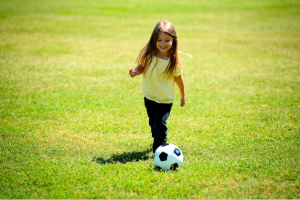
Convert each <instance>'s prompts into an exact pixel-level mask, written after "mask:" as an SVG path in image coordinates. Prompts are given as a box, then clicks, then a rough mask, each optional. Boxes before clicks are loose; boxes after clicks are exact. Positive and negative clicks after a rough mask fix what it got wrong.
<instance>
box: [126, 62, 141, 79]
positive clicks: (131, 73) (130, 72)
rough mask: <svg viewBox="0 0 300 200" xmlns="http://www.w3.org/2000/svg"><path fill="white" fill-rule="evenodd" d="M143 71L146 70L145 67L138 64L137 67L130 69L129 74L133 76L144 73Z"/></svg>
mask: <svg viewBox="0 0 300 200" xmlns="http://www.w3.org/2000/svg"><path fill="white" fill-rule="evenodd" d="M143 72H144V69H143V67H142V66H141V65H138V66H137V67H136V68H134V69H130V70H129V75H130V76H131V77H132V78H133V77H135V76H138V75H140V74H142V73H143Z"/></svg>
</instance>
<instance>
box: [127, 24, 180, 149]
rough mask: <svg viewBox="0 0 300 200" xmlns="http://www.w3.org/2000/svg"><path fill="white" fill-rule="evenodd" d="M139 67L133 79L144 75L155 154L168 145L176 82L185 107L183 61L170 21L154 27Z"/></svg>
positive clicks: (145, 95)
mask: <svg viewBox="0 0 300 200" xmlns="http://www.w3.org/2000/svg"><path fill="white" fill-rule="evenodd" d="M136 64H137V67H136V68H135V69H130V70H129V75H130V76H131V77H132V78H133V77H135V76H137V75H140V74H143V86H142V92H143V94H144V103H145V107H146V110H147V114H148V117H149V125H150V127H151V132H152V137H153V138H154V142H153V153H154V152H155V150H156V149H157V148H158V147H159V146H160V145H163V144H166V142H167V129H168V127H167V123H166V121H167V119H168V117H169V115H170V112H171V108H172V105H173V101H174V99H175V96H174V85H175V84H174V83H176V85H177V86H178V90H179V93H180V103H181V107H183V106H184V105H185V94H184V83H183V79H182V76H181V74H182V69H181V61H180V58H179V57H178V40H177V34H176V31H175V27H174V26H173V24H171V23H170V22H166V21H160V22H159V23H158V24H157V25H156V26H155V28H154V30H153V32H152V35H151V38H150V40H149V42H148V43H147V45H146V46H145V47H144V48H143V49H142V50H141V52H140V53H139V55H138V57H137V59H136Z"/></svg>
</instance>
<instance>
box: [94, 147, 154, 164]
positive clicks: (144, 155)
mask: <svg viewBox="0 0 300 200" xmlns="http://www.w3.org/2000/svg"><path fill="white" fill-rule="evenodd" d="M151 151H152V150H151V149H149V150H146V151H141V152H129V153H123V154H115V155H113V156H112V157H110V158H108V159H103V158H97V157H94V158H93V161H94V162H97V163H99V164H106V163H107V164H115V163H118V162H119V163H127V162H138V161H141V160H148V159H149V158H150V157H149V156H148V154H149V153H150V152H151Z"/></svg>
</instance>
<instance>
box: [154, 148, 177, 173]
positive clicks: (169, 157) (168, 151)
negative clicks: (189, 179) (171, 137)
mask: <svg viewBox="0 0 300 200" xmlns="http://www.w3.org/2000/svg"><path fill="white" fill-rule="evenodd" d="M182 163H183V154H182V151H181V150H180V149H179V147H178V146H176V145H174V144H166V145H161V146H159V147H158V148H157V149H156V151H155V156H154V164H155V166H157V167H160V168H161V169H163V170H165V171H169V170H176V169H177V168H179V167H181V165H182Z"/></svg>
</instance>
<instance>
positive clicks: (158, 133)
mask: <svg viewBox="0 0 300 200" xmlns="http://www.w3.org/2000/svg"><path fill="white" fill-rule="evenodd" d="M144 101H145V107H146V109H147V114H148V117H149V125H150V127H151V132H152V137H153V138H154V142H153V153H154V152H155V150H156V149H157V148H158V147H159V146H160V145H162V144H165V143H166V142H167V130H168V127H167V119H168V117H169V115H170V112H171V108H172V104H159V103H156V102H154V101H151V100H149V99H147V98H144Z"/></svg>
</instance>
